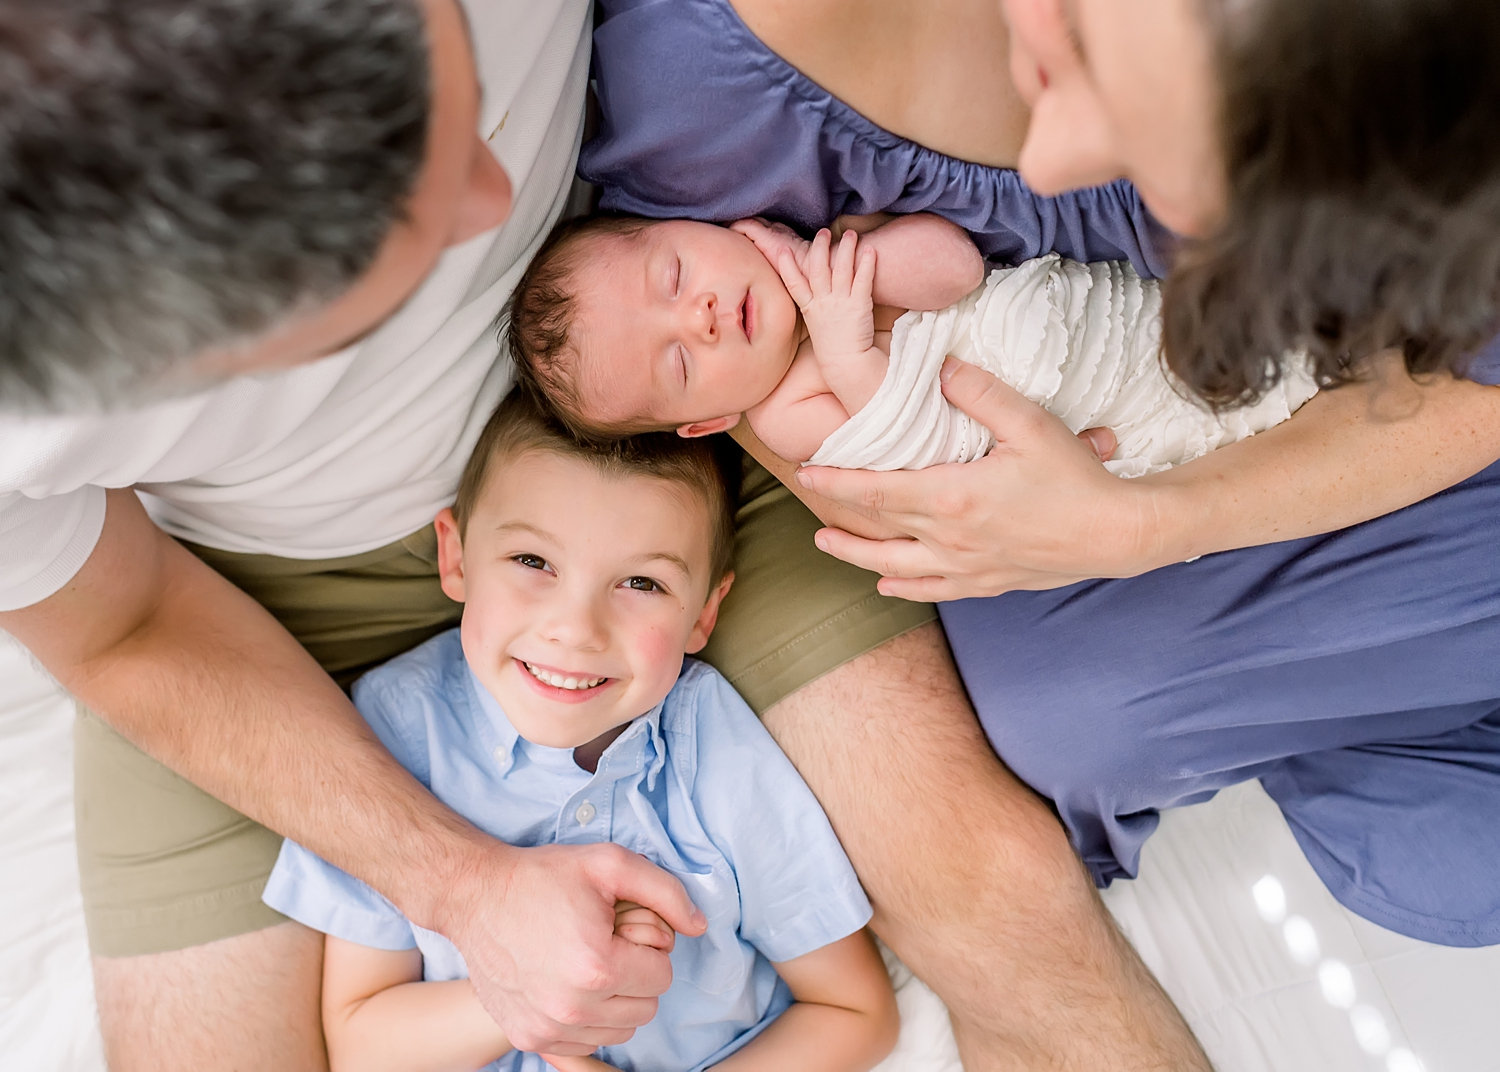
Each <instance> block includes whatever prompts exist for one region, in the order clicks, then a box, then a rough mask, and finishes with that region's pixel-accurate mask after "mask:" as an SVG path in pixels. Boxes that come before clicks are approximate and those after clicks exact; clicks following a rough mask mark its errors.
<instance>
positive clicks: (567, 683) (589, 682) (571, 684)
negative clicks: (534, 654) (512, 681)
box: [521, 662, 609, 689]
mask: <svg viewBox="0 0 1500 1072" xmlns="http://www.w3.org/2000/svg"><path fill="white" fill-rule="evenodd" d="M521 665H522V666H524V667H526V670H527V672H528V673H530V674H531V676H532V677H534V678H536V679H537V680H538V681H540V682H541V683H542V684H544V685H551V686H552V687H553V688H555V689H591V688H593V687H594V686H595V685H602V684H604V683H605V682H606V681H608V680H609V679H608V678H604V677H567V676H565V675H563V674H554V673H553V672H552V671H551V670H543V669H542V668H541V667H540V666H532V665H531V664H530V663H525V662H523V663H522V664H521Z"/></svg>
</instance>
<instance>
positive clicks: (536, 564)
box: [510, 552, 547, 570]
mask: <svg viewBox="0 0 1500 1072" xmlns="http://www.w3.org/2000/svg"><path fill="white" fill-rule="evenodd" d="M510 560H511V561H512V562H514V563H516V565H518V566H525V567H526V568H527V569H535V570H544V569H546V568H547V560H546V559H545V558H543V557H542V556H541V555H529V554H526V553H525V552H522V553H521V554H519V555H511V556H510Z"/></svg>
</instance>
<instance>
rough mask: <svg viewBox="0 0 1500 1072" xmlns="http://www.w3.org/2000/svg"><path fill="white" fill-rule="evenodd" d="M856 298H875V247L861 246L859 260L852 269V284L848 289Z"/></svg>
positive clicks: (870, 299) (870, 300) (871, 300)
mask: <svg viewBox="0 0 1500 1072" xmlns="http://www.w3.org/2000/svg"><path fill="white" fill-rule="evenodd" d="M850 292H851V293H852V294H853V295H854V296H855V297H856V298H863V299H864V300H865V301H868V302H873V301H874V300H875V298H874V295H875V247H874V246H861V247H860V248H859V260H858V262H857V264H856V266H855V269H854V284H853V287H852V289H851V291H850Z"/></svg>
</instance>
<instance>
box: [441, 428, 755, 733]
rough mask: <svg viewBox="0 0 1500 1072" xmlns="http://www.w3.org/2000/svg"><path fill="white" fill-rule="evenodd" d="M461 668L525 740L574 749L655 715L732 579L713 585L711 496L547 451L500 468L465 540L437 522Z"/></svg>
mask: <svg viewBox="0 0 1500 1072" xmlns="http://www.w3.org/2000/svg"><path fill="white" fill-rule="evenodd" d="M437 530H438V568H439V572H440V574H441V577H442V584H443V591H445V592H446V593H448V595H449V596H450V597H452V598H453V599H456V600H459V601H460V602H462V603H464V613H463V625H462V628H461V636H462V638H463V649H464V656H465V657H466V659H467V660H468V663H469V666H470V668H471V669H472V670H473V671H474V674H475V676H476V677H478V679H479V681H480V682H481V683H482V684H483V685H484V687H485V688H486V689H487V690H489V692H490V694H491V695H492V696H493V697H494V698H495V699H496V701H498V702H499V704H500V706H501V707H502V708H503V709H504V711H505V713H506V715H507V716H508V717H509V718H510V721H511V724H512V725H513V726H515V728H516V731H517V732H518V733H520V735H521V736H522V737H524V738H526V739H527V740H528V741H532V742H534V743H536V744H541V745H546V746H548V747H552V748H576V747H578V746H579V745H583V744H586V743H588V742H589V741H592V740H594V739H596V738H598V737H600V736H601V735H603V734H605V733H606V732H608V731H609V730H611V729H613V728H615V727H617V726H622V725H624V724H625V723H627V722H629V721H630V720H631V719H633V718H635V717H637V716H638V715H642V714H644V713H646V712H647V711H649V710H651V708H653V707H655V706H656V705H657V704H658V703H660V702H661V700H662V699H663V698H664V697H665V696H666V695H667V693H668V692H669V691H671V688H672V685H673V683H674V682H675V681H676V680H677V675H678V674H679V672H680V671H681V669H682V656H683V654H684V653H685V652H686V653H692V652H696V651H698V650H700V649H701V648H702V647H703V645H704V644H705V643H707V641H708V635H709V632H710V631H711V630H712V629H713V625H714V621H715V620H716V618H717V616H718V610H719V601H720V600H721V599H722V598H723V596H724V593H725V592H726V591H727V590H728V587H729V580H730V579H729V578H728V577H726V578H724V579H723V580H722V581H721V580H719V579H718V578H711V577H710V576H709V571H710V546H711V540H712V529H711V525H710V520H709V509H708V506H707V505H706V503H705V501H704V497H703V496H702V495H699V494H696V493H695V492H693V491H692V490H691V489H689V488H687V487H685V486H683V485H681V484H678V483H675V482H672V481H668V480H665V479H661V478H658V477H653V476H646V475H637V474H622V473H606V472H603V471H601V470H600V469H599V468H598V467H597V466H595V465H594V464H593V463H591V462H589V461H587V460H584V459H581V458H572V457H564V456H562V455H560V454H556V453H554V452H552V451H549V450H546V449H545V448H536V449H528V450H523V451H521V452H520V453H518V454H515V455H513V456H511V457H508V458H497V459H496V460H495V461H494V462H493V464H492V467H491V470H490V475H489V477H488V479H487V481H486V483H485V486H484V487H483V489H482V490H481V491H480V493H479V497H478V499H477V501H476V502H475V504H474V508H473V513H472V515H471V516H470V518H469V521H468V527H467V532H466V534H465V535H464V536H463V537H462V538H461V537H460V536H459V533H458V528H457V525H456V524H455V522H454V519H453V515H452V512H451V511H449V510H445V511H443V513H442V514H440V515H439V516H438V519H437Z"/></svg>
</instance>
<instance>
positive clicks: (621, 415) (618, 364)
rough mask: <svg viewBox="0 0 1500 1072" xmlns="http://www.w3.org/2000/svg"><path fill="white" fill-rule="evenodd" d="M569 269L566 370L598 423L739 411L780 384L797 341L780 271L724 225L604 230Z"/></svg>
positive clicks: (679, 421) (684, 422)
mask: <svg viewBox="0 0 1500 1072" xmlns="http://www.w3.org/2000/svg"><path fill="white" fill-rule="evenodd" d="M573 278H574V285H575V288H576V291H577V294H578V298H577V315H576V319H575V322H574V326H573V332H572V341H573V346H574V349H575V350H576V353H574V354H573V355H572V358H571V359H572V360H573V361H574V362H576V363H577V365H576V367H575V370H574V376H573V379H574V381H575V382H576V383H577V385H578V392H579V396H580V401H581V404H582V407H583V409H584V410H585V411H586V414H587V416H588V417H589V419H590V420H592V421H595V422H598V423H601V424H616V423H620V422H622V421H629V420H637V419H640V418H643V417H646V418H650V419H651V420H652V421H654V422H655V424H656V426H657V427H660V428H662V429H669V428H683V427H686V426H689V425H693V424H696V423H699V422H707V421H713V420H714V419H715V418H725V417H736V418H737V417H738V416H739V415H740V414H741V413H743V412H744V411H745V410H747V409H749V408H751V407H752V406H754V405H756V404H757V403H759V402H761V401H763V400H764V399H765V398H766V396H767V395H769V394H770V393H771V391H772V390H773V389H774V388H775V387H776V385H777V384H778V383H780V382H781V379H782V377H783V376H785V375H786V371H787V369H788V368H790V367H791V363H792V359H793V358H794V357H795V356H796V354H797V345H798V343H799V342H800V341H801V326H800V322H799V320H798V315H797V305H796V303H795V302H794V301H792V298H791V295H790V294H788V293H787V290H786V286H785V284H783V283H782V281H781V277H780V276H779V275H778V274H777V272H776V269H775V268H774V267H772V266H771V263H770V262H769V261H767V260H766V258H765V257H764V256H762V255H761V252H760V251H759V250H758V249H756V248H755V245H754V244H753V243H752V242H751V241H750V240H749V239H748V238H746V237H745V236H744V235H742V234H738V233H737V232H735V231H731V230H729V229H728V228H727V227H719V226H717V225H715V224H711V223H697V222H694V221H691V220H666V221H663V222H661V223H654V224H651V225H649V226H648V227H646V228H645V229H644V230H642V231H641V232H640V233H639V234H637V235H631V236H618V235H609V236H604V235H601V236H598V237H596V238H593V239H591V240H590V243H589V252H588V256H587V258H586V259H585V261H584V267H583V268H581V269H580V270H578V271H576V272H575V273H574V277H573ZM729 423H730V424H733V423H734V422H733V421H730V422H729ZM712 430H713V431H718V430H720V429H718V428H714V429H712ZM700 431H701V430H700Z"/></svg>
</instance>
